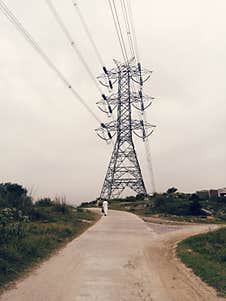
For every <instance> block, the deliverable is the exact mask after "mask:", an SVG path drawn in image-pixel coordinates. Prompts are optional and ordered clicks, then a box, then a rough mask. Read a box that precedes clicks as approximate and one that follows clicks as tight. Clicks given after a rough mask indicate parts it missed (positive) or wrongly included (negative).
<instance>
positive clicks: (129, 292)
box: [0, 211, 220, 301]
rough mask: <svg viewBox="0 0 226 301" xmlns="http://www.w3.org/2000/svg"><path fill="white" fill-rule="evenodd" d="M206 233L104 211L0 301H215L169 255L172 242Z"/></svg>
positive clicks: (208, 290) (211, 293)
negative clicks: (106, 214)
mask: <svg viewBox="0 0 226 301" xmlns="http://www.w3.org/2000/svg"><path fill="white" fill-rule="evenodd" d="M207 227H208V226H169V225H156V224H147V223H145V222H143V221H142V220H141V219H140V218H139V217H137V216H135V215H133V214H130V213H126V212H120V211H110V212H109V215H108V216H107V217H102V219H101V220H100V221H99V222H97V223H96V224H95V225H94V226H93V227H91V228H90V229H89V230H87V231H86V232H85V233H84V234H83V235H81V236H80V237H78V238H77V239H75V240H73V241H72V242H70V243H69V244H68V245H67V246H66V247H65V248H63V249H62V250H61V251H60V252H59V253H58V254H56V255H54V256H53V257H52V258H50V259H49V260H48V261H46V262H44V263H43V264H41V266H40V267H39V268H37V269H35V270H34V271H33V272H32V273H31V274H30V275H28V276H27V278H25V279H23V280H21V281H19V282H17V284H16V287H15V288H13V289H11V290H9V291H7V292H5V293H4V294H3V295H2V297H1V298H0V300H1V301H94V300H95V301H152V300H153V301H171V300H172V301H173V300H184V301H186V300H188V301H190V300H192V301H196V300H197V301H198V300H210V301H212V300H220V299H219V298H218V297H216V293H215V291H214V290H213V289H211V288H209V287H207V286H206V285H205V284H204V283H203V282H202V281H201V280H199V279H198V278H197V277H196V276H194V275H193V273H192V272H191V271H189V270H187V269H186V268H185V267H184V266H183V265H182V264H181V263H180V262H179V261H178V260H177V259H176V258H175V256H174V254H173V251H172V250H173V246H174V244H175V242H176V241H177V240H179V239H182V238H184V237H186V236H188V235H191V234H193V233H198V232H202V231H205V230H207Z"/></svg>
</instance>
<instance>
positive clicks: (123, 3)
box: [120, 0, 136, 58]
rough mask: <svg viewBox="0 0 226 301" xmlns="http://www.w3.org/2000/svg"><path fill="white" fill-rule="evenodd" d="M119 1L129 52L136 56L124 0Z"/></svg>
mask: <svg viewBox="0 0 226 301" xmlns="http://www.w3.org/2000/svg"><path fill="white" fill-rule="evenodd" d="M120 3H121V8H122V12H123V17H124V22H125V28H126V33H127V37H128V43H129V48H130V52H131V57H134V58H136V54H135V50H134V46H133V38H132V37H131V34H132V32H131V29H130V21H129V16H128V12H127V8H126V5H125V1H124V0H120Z"/></svg>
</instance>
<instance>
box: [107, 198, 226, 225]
mask: <svg viewBox="0 0 226 301" xmlns="http://www.w3.org/2000/svg"><path fill="white" fill-rule="evenodd" d="M110 209H113V210H122V211H127V212H131V213H134V214H137V215H139V216H140V217H142V218H143V219H144V220H146V221H148V218H153V219H152V222H164V221H165V222H167V221H172V222H175V223H180V222H182V223H207V224H209V223H211V224H212V223H215V224H225V222H226V215H225V212H226V200H220V199H219V200H218V201H215V200H207V201H202V200H200V201H199V202H198V203H197V201H193V200H191V199H189V196H184V195H182V196H181V195H174V196H171V195H166V194H162V195H155V196H153V197H151V198H150V199H149V200H136V199H132V198H131V199H129V198H127V199H113V200H111V201H110ZM204 210H209V212H211V215H209V216H208V215H207V214H206V213H205V211H204Z"/></svg>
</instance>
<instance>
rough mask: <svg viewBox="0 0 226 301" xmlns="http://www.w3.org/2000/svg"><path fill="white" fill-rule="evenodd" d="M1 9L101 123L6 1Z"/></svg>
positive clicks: (1, 3)
mask: <svg viewBox="0 0 226 301" xmlns="http://www.w3.org/2000/svg"><path fill="white" fill-rule="evenodd" d="M0 10H1V11H2V13H3V14H4V15H5V16H6V17H7V19H8V20H9V21H10V22H11V23H12V24H13V25H14V26H15V27H16V29H17V31H18V32H20V33H21V34H22V35H23V37H24V38H25V39H26V40H27V42H28V43H29V44H30V45H31V46H32V47H33V48H34V49H35V50H36V51H37V52H38V54H39V55H40V56H41V57H42V59H43V60H44V61H45V63H46V64H47V65H48V66H49V68H50V69H52V70H53V71H54V72H55V73H56V75H57V76H58V77H59V79H60V80H61V81H62V82H63V83H64V84H65V85H66V87H67V88H69V89H70V90H71V92H72V94H73V95H74V97H75V98H76V99H77V100H79V101H80V103H81V104H82V105H83V106H84V107H85V108H86V110H87V111H88V112H89V113H90V114H91V115H92V116H93V117H94V118H95V119H96V121H97V122H98V123H101V121H100V119H99V118H98V116H97V115H96V114H95V113H94V112H93V111H92V109H91V108H90V107H89V106H88V105H87V103H86V102H85V100H84V99H83V98H82V97H81V96H80V94H79V93H78V92H77V91H76V90H75V89H74V88H73V87H72V85H71V84H70V82H69V81H68V80H67V79H66V78H65V76H64V75H63V74H62V73H61V72H60V71H59V69H58V68H57V67H56V66H55V65H54V63H53V62H52V61H51V60H50V59H49V57H48V56H47V55H46V53H45V52H44V51H43V50H42V49H41V47H40V46H39V44H38V43H37V42H36V41H35V40H34V39H33V37H32V36H31V34H30V33H29V32H28V31H27V30H26V29H25V27H24V26H23V25H22V24H21V23H20V21H19V20H18V19H17V17H16V16H15V15H14V14H13V12H12V11H11V10H10V9H9V8H8V6H7V5H6V4H5V3H4V1H2V0H0Z"/></svg>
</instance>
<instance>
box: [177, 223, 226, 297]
mask: <svg viewBox="0 0 226 301" xmlns="http://www.w3.org/2000/svg"><path fill="white" fill-rule="evenodd" d="M176 252H177V256H179V258H180V259H181V261H182V262H183V263H184V264H185V265H186V266H187V267H189V268H191V269H192V270H193V271H194V273H195V274H196V275H197V276H199V277H200V278H201V279H202V280H203V281H205V282H206V283H207V284H208V285H210V286H212V287H214V288H215V289H216V290H217V292H218V294H219V295H221V296H224V297H226V228H222V229H219V230H216V231H213V232H209V233H207V234H200V235H196V236H193V237H190V238H188V239H186V240H184V241H182V242H180V243H179V244H178V246H177V251H176Z"/></svg>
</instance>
